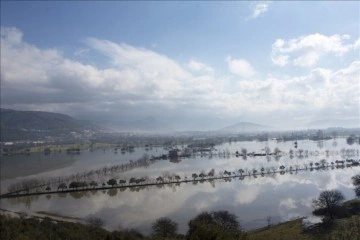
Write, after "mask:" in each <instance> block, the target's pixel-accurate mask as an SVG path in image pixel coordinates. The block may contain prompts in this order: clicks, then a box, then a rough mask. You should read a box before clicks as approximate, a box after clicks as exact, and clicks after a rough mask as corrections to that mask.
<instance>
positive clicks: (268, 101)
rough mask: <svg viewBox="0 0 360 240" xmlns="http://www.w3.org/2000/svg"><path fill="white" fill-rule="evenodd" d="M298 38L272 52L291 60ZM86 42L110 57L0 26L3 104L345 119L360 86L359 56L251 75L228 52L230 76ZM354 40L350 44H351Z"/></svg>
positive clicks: (178, 115)
mask: <svg viewBox="0 0 360 240" xmlns="http://www.w3.org/2000/svg"><path fill="white" fill-rule="evenodd" d="M299 42H303V41H300V40H299V41H298V40H296V41H291V40H290V41H284V40H281V39H280V40H278V41H276V42H275V43H274V45H273V49H278V50H277V51H278V52H277V54H278V55H277V56H280V55H284V56H286V57H287V58H286V59H285V60H282V61H283V64H286V63H287V61H288V62H289V63H290V62H292V63H294V60H295V59H298V57H299V56H296V57H294V56H293V52H296V53H297V52H298V51H300V50H298V49H302V48H304V47H301V46H309V44H305V43H302V44H300V45H301V46H299ZM357 42H358V41H357ZM87 44H88V46H87V48H88V49H90V51H89V52H88V54H87V59H88V58H91V57H92V56H91V54H92V53H94V52H95V53H96V54H100V55H102V56H104V57H105V59H106V58H107V59H108V62H104V63H103V64H102V65H103V66H106V65H108V66H107V67H103V68H100V67H98V66H96V65H89V64H84V63H82V62H81V61H75V60H73V59H70V58H67V57H65V56H64V55H63V54H62V53H61V52H60V51H58V50H57V49H43V48H39V47H37V46H34V45H31V44H29V43H27V42H25V41H24V40H23V39H22V33H21V31H19V30H18V29H15V28H10V29H9V28H2V29H1V64H2V66H1V67H2V69H1V104H2V107H8V108H21V109H29V110H34V109H36V110H45V111H46V110H50V111H51V110H53V111H59V112H64V113H70V114H74V113H77V114H79V113H86V112H87V114H90V113H93V114H94V116H103V113H104V114H107V115H106V116H107V118H110V117H112V118H119V116H121V117H124V116H129V117H134V118H135V117H136V118H139V117H140V118H141V117H142V116H159V117H161V118H164V117H169V118H170V117H172V120H174V122H175V121H179V124H180V125H181V124H184V121H183V119H182V117H183V118H185V119H186V118H188V119H190V120H189V122H190V121H193V119H194V117H195V115H196V116H199V121H198V122H199V126H200V125H201V126H202V125H203V123H204V121H203V119H210V117H214V115H217V116H221V118H227V117H238V116H241V115H242V116H244V115H245V116H250V117H253V118H256V117H259V116H260V117H264V116H278V117H279V119H280V120H279V121H281V119H282V118H281V117H284V116H289V115H291V116H294V117H295V116H303V115H304V112H311V113H312V115H316V114H319V115H321V116H323V115H324V114H332V115H334V114H337V115H339V116H342V117H343V118H346V117H358V115H359V114H360V113H359V108H358V99H359V95H360V89H359V88H354V86H357V85H358V80H359V73H360V61H353V62H352V63H351V64H349V65H348V66H345V67H343V68H341V69H326V68H313V69H312V70H309V71H308V72H307V73H305V74H303V75H300V76H283V75H280V76H271V75H269V76H268V77H266V78H263V79H255V78H254V76H255V75H256V74H257V73H256V71H255V70H254V68H253V67H252V66H251V64H250V63H249V62H248V61H246V60H245V59H235V58H232V57H230V56H229V57H227V58H226V61H227V64H228V69H229V71H230V73H232V74H234V75H236V76H238V77H240V78H241V81H236V79H234V77H232V76H231V75H230V74H224V75H222V76H214V74H213V72H214V71H216V70H214V69H213V68H210V67H209V66H207V65H206V64H204V63H201V62H198V61H195V60H189V63H188V64H187V65H186V66H185V67H183V66H182V65H181V64H179V63H178V62H177V61H175V60H174V59H171V58H169V57H167V56H165V55H163V54H159V53H157V52H155V51H151V50H149V49H144V48H138V47H134V46H130V45H128V44H124V43H120V44H118V43H114V42H111V41H108V40H100V39H95V38H92V39H89V40H88V43H87ZM356 44H357V43H356ZM356 44H354V45H351V44H350V45H351V47H352V48H355V45H356ZM315 45H316V46H317V45H318V43H317V44H315ZM334 46H338V47H337V49H338V50H336V51H335V50H331V51H334V52H335V53H337V54H344V53H345V52H346V51H349V50H346V49H348V48H350V47H349V46H347V45H344V44H342V45H341V46H339V45H336V44H335V45H334ZM344 46H345V47H344ZM356 46H357V45H356ZM326 49H327V48H326ZM329 49H330V48H329ZM304 56H306V55H304ZM309 56H311V55H309ZM320 57H321V56H320ZM309 58H310V59H311V57H309ZM298 61H300V62H301V58H300V60H298ZM308 61H310V60H308ZM189 69H191V71H189ZM193 72H194V73H197V74H196V75H194V74H193ZM199 73H200V74H199ZM119 109H121V111H119ZM274 113H275V114H274ZM88 116H89V117H91V116H90V115H88ZM333 118H334V117H333ZM208 122H210V121H208Z"/></svg>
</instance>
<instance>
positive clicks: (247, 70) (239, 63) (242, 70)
mask: <svg viewBox="0 0 360 240" xmlns="http://www.w3.org/2000/svg"><path fill="white" fill-rule="evenodd" d="M226 62H227V63H228V68H229V70H230V72H231V73H233V74H235V75H237V76H239V77H243V78H251V77H253V76H254V75H255V74H256V72H255V70H254V68H253V67H252V66H251V64H250V63H249V62H248V61H246V60H245V59H235V58H232V57H231V56H228V57H227V58H226Z"/></svg>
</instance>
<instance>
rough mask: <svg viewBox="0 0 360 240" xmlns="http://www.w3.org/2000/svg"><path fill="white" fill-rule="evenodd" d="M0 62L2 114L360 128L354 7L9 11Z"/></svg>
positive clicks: (172, 126) (359, 14)
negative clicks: (330, 122) (326, 124)
mask: <svg viewBox="0 0 360 240" xmlns="http://www.w3.org/2000/svg"><path fill="white" fill-rule="evenodd" d="M0 50H1V107H2V108H10V109H17V110H40V111H51V112H60V113H65V114H69V115H71V116H73V117H76V118H80V119H87V120H90V121H94V122H96V123H102V124H107V125H108V126H112V127H115V128H117V129H123V128H126V126H127V127H129V126H133V125H143V126H145V127H148V128H151V129H153V130H156V129H167V130H178V131H183V130H215V129H218V128H222V127H225V126H227V125H231V124H235V123H237V122H254V123H258V124H263V125H267V126H271V127H274V128H299V127H302V126H305V125H306V124H307V123H309V122H312V121H317V120H328V119H335V120H339V121H342V120H343V121H344V122H346V121H352V122H354V121H355V122H359V125H360V54H359V53H360V2H357V1H346V2H336V1H326V2H320V1H316V2H310V1H299V2H296V1H291V2H290V1H289V2H287V1H272V2H271V1H249V2H247V1H241V2H240V1H230V2H225V1H218V2H215V1H212V2H207V1H199V2H196V1H185V2H174V1H169V2H166V1H164V2H163V1H159V2H151V1H144V2H142V1H135V2H132V1H124V2H118V1H109V2H106V1H101V2H100V1H88V2H87V1H78V2H77V1H59V2H54V1H51V2H49V1H39V2H37V1H24V2H22V1H1V49H0ZM131 124H132V125H131ZM151 129H149V130H151Z"/></svg>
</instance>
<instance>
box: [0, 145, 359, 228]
mask: <svg viewBox="0 0 360 240" xmlns="http://www.w3.org/2000/svg"><path fill="white" fill-rule="evenodd" d="M174 148H176V149H179V151H180V152H183V151H185V150H186V148H187V146H186V145H181V146H180V145H179V146H173V149H174ZM243 149H246V151H247V155H248V156H246V157H245V156H240V155H241V152H242V150H243ZM275 149H276V151H280V152H279V154H277V155H270V154H268V155H266V153H273V152H274V151H275ZM359 150H360V146H359V144H356V143H355V144H353V145H348V144H347V143H346V139H344V138H339V139H335V140H333V139H331V140H326V141H310V140H302V141H298V142H297V148H295V144H294V142H291V141H288V142H277V141H275V140H271V141H264V142H257V141H246V142H226V143H222V144H220V145H215V146H214V148H212V149H211V150H209V151H201V152H196V153H193V154H191V156H189V157H186V158H183V157H179V158H175V159H174V158H172V159H170V160H169V159H165V160H160V159H157V160H154V161H146V164H135V163H137V160H138V159H141V158H144V156H146V158H148V159H151V158H152V156H153V157H156V156H161V155H163V154H168V151H169V148H163V147H152V148H151V149H149V148H146V149H145V148H134V151H131V152H125V153H121V151H116V150H114V149H98V150H93V151H90V150H86V151H82V152H81V153H80V154H74V155H69V154H66V153H51V154H50V155H44V154H32V155H30V156H20V155H19V156H7V157H2V159H1V166H2V168H1V177H2V179H1V187H2V188H1V189H2V193H4V192H6V189H7V187H8V186H9V185H10V184H12V183H14V182H17V181H22V180H24V179H30V178H37V179H48V178H56V177H60V178H63V177H67V176H71V175H76V174H80V175H81V173H84V172H91V171H93V170H96V169H103V168H104V167H107V168H109V169H110V168H111V166H116V165H118V166H119V165H124V164H125V165H126V164H129V163H134V164H133V165H134V166H133V167H131V168H130V167H129V168H126V169H120V170H119V169H118V170H114V171H111V172H107V173H106V174H102V175H101V176H99V175H93V176H92V179H93V180H96V181H97V182H99V184H101V183H103V182H106V181H107V180H109V179H110V178H115V179H117V180H119V179H126V180H129V179H130V178H132V177H134V178H146V179H150V180H151V179H156V178H157V177H159V176H162V177H164V178H165V177H167V176H174V175H178V176H180V177H181V179H185V178H189V179H192V174H193V173H196V174H200V173H201V172H203V173H208V172H210V171H211V170H212V169H214V171H215V175H219V176H221V175H222V174H224V172H225V171H226V172H230V173H232V174H233V173H236V172H238V171H239V169H243V170H244V176H246V177H243V178H239V177H233V178H228V179H218V180H206V179H205V180H204V179H197V180H198V181H192V182H187V183H178V184H175V183H174V184H167V185H157V186H143V187H134V188H119V189H117V188H114V189H106V190H96V191H95V190H94V191H83V192H71V193H56V194H48V195H39V196H28V197H19V198H9V199H1V208H3V209H7V210H11V211H16V212H27V213H29V214H32V215H39V216H44V213H49V214H59V215H62V216H66V217H72V218H76V219H77V218H80V219H83V220H85V219H87V218H89V217H100V218H102V219H103V220H104V221H105V226H106V227H107V228H108V229H117V228H118V227H119V226H121V227H123V228H136V229H139V230H140V231H142V232H144V233H148V232H149V231H150V228H151V223H152V222H153V221H154V220H155V219H157V218H159V217H163V216H167V217H170V218H171V219H173V220H175V221H176V222H178V223H179V230H180V232H185V231H186V229H187V226H186V223H187V222H188V220H189V219H191V218H193V217H194V216H196V215H197V214H199V213H200V212H202V211H214V210H228V211H230V212H232V213H234V214H236V215H237V216H238V218H239V220H240V223H241V224H242V226H243V227H244V228H245V229H253V228H256V227H261V226H265V225H266V224H267V219H268V217H270V219H271V222H272V223H276V222H279V221H285V220H289V219H292V218H295V217H300V216H308V217H310V218H309V219H308V220H309V221H316V219H315V218H313V217H311V212H312V206H311V202H312V199H313V198H315V197H316V196H317V195H318V194H319V192H321V191H322V190H325V189H335V188H336V189H338V190H340V191H342V192H343V193H344V195H345V196H346V198H347V199H349V198H353V197H354V191H353V186H352V184H351V176H354V175H355V174H358V173H359V171H360V168H359V167H351V166H348V167H346V166H345V165H344V166H343V167H341V168H340V167H338V168H336V165H337V164H336V161H338V160H346V159H348V160H349V159H355V160H358V159H359ZM236 152H238V154H236ZM252 152H254V154H255V155H256V154H258V155H260V156H253V155H252V154H251V153H252ZM320 163H321V164H326V166H329V167H327V168H324V169H322V168H316V166H319V164H320ZM281 166H285V168H286V172H285V173H284V174H280V173H274V174H264V176H261V175H253V171H254V170H257V171H259V172H260V171H261V170H260V169H264V172H267V171H269V172H271V169H279V167H281ZM305 166H307V167H308V169H307V170H303V171H295V169H297V168H299V169H300V168H304V167H305ZM310 166H313V167H314V168H313V167H311V169H310ZM331 166H333V167H331ZM290 169H292V171H290ZM249 175H250V176H249ZM4 190H5V191H4Z"/></svg>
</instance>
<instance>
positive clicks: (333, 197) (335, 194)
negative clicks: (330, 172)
mask: <svg viewBox="0 0 360 240" xmlns="http://www.w3.org/2000/svg"><path fill="white" fill-rule="evenodd" d="M344 199H345V198H344V195H343V194H342V193H341V192H340V191H338V190H328V191H323V192H321V193H320V196H319V197H318V198H317V199H314V200H313V206H314V208H315V210H314V212H313V213H314V214H315V215H325V216H326V215H329V217H330V219H334V214H335V211H336V209H337V208H339V207H340V205H341V203H342V202H343V200H344Z"/></svg>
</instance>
